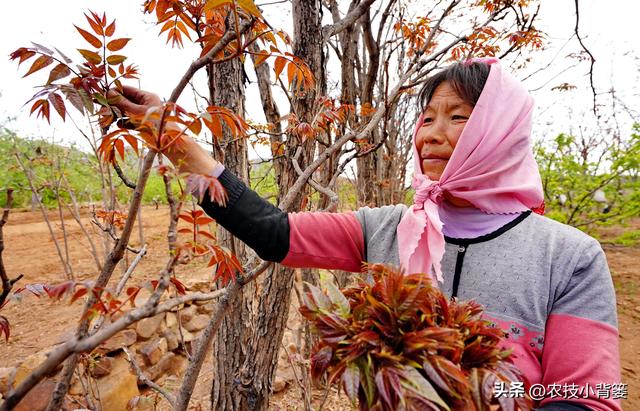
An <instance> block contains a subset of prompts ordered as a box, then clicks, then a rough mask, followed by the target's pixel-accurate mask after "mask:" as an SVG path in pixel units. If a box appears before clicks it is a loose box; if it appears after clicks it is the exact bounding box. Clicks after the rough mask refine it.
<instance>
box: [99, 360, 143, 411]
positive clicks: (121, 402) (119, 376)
mask: <svg viewBox="0 0 640 411" xmlns="http://www.w3.org/2000/svg"><path fill="white" fill-rule="evenodd" d="M96 384H97V388H98V392H99V393H100V403H101V405H102V409H103V410H114V411H117V410H122V411H124V410H126V409H127V404H128V402H129V400H131V399H132V398H133V397H135V396H137V395H140V391H138V378H137V377H136V376H135V375H134V374H133V373H132V372H131V371H130V370H129V362H128V361H127V360H126V359H125V358H124V357H122V356H118V357H115V358H114V362H113V367H112V369H111V373H110V374H109V375H107V376H106V377H103V378H99V379H97V380H96Z"/></svg>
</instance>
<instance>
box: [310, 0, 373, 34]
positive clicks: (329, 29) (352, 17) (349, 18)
mask: <svg viewBox="0 0 640 411" xmlns="http://www.w3.org/2000/svg"><path fill="white" fill-rule="evenodd" d="M374 1H375V0H364V1H363V2H362V3H360V4H358V6H357V7H356V8H354V9H353V10H351V11H350V12H349V13H348V14H347V15H346V16H344V17H343V18H342V20H340V21H337V22H335V23H333V24H329V25H326V26H324V27H323V28H322V38H323V39H324V41H327V40H329V38H330V37H332V36H335V35H336V34H338V33H340V32H341V31H343V30H345V29H346V28H347V27H349V26H351V25H352V24H354V23H355V22H356V21H358V19H359V18H360V17H362V15H363V14H364V13H365V12H366V11H367V10H369V6H371V4H373V2H374Z"/></svg>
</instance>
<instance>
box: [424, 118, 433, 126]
mask: <svg viewBox="0 0 640 411" xmlns="http://www.w3.org/2000/svg"><path fill="white" fill-rule="evenodd" d="M432 121H433V119H432V118H431V117H425V118H424V124H429V123H431V122H432Z"/></svg>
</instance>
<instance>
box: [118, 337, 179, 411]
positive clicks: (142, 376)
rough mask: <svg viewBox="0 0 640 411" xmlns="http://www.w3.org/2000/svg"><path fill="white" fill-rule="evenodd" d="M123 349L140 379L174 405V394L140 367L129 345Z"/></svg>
mask: <svg viewBox="0 0 640 411" xmlns="http://www.w3.org/2000/svg"><path fill="white" fill-rule="evenodd" d="M122 350H123V351H124V353H125V354H126V355H127V361H129V364H131V366H132V367H133V371H134V372H135V373H136V376H137V377H138V380H140V382H142V383H143V384H144V385H146V386H147V387H149V388H151V389H152V390H154V391H156V392H158V393H159V394H160V395H162V396H163V397H164V398H165V399H166V400H167V401H168V402H169V404H171V406H172V407H173V406H174V404H175V402H176V399H175V398H174V397H173V395H171V394H170V393H168V392H167V390H165V389H164V388H162V387H161V386H159V385H158V384H156V383H155V382H153V381H152V380H151V379H150V378H149V377H148V376H147V375H146V374H145V373H144V372H143V371H142V370H141V369H140V366H139V365H138V363H137V362H136V361H135V359H134V358H133V355H131V351H129V349H128V348H127V347H122Z"/></svg>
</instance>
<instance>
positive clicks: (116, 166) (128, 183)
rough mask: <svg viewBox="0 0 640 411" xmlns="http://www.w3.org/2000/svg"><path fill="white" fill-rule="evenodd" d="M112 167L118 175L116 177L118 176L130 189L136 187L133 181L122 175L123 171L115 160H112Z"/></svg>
mask: <svg viewBox="0 0 640 411" xmlns="http://www.w3.org/2000/svg"><path fill="white" fill-rule="evenodd" d="M113 169H114V170H116V174H117V175H118V177H120V180H122V182H123V183H124V185H125V186H127V187H129V188H130V189H132V190H135V189H136V185H135V183H132V182H131V181H129V179H128V178H127V176H125V175H124V171H122V169H121V168H120V165H118V163H117V162H115V161H114V162H113Z"/></svg>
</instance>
